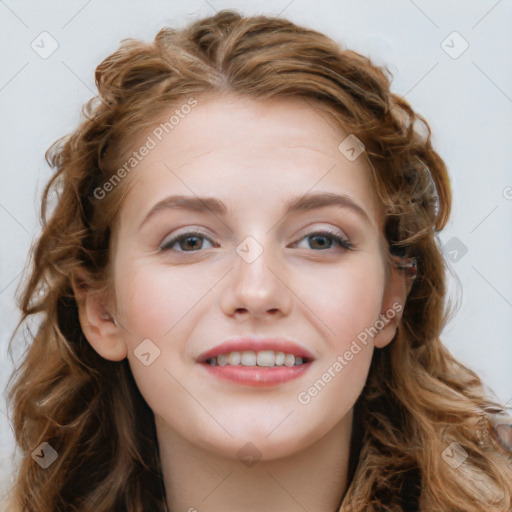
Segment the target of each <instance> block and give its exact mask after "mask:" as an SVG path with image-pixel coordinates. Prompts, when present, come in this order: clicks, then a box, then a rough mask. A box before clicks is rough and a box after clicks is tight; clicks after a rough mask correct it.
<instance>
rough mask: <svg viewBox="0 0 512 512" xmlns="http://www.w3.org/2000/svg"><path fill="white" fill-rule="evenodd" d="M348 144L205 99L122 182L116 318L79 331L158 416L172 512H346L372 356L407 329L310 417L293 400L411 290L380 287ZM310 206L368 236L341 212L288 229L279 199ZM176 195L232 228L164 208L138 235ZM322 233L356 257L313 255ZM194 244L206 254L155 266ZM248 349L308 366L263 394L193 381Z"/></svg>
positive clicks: (379, 218)
mask: <svg viewBox="0 0 512 512" xmlns="http://www.w3.org/2000/svg"><path fill="white" fill-rule="evenodd" d="M164 117H165V116H164ZM167 118H168V116H167ZM147 135H148V134H147V133H146V134H141V141H144V140H145V137H147ZM347 135H348V134H347V133H342V132H341V131H340V130H338V129H334V128H333V127H332V126H331V125H330V124H329V123H328V122H326V120H325V119H324V118H323V117H322V116H321V115H319V113H318V111H317V110H315V109H314V108H312V107H311V104H310V103H309V102H308V103H306V102H304V101H303V100H301V99H282V98H281V99H272V100H265V101H254V100H251V99H247V98H241V97H236V96H233V95H223V96H215V97H201V98H198V105H197V106H196V107H195V108H194V109H193V110H192V111H191V112H190V114H188V115H187V116H186V117H185V118H184V119H183V120H180V123H179V124H178V125H177V126H176V127H175V128H174V130H173V131H172V133H170V134H169V135H168V136H166V137H165V138H163V140H162V141H161V142H159V144H158V145H157V146H156V147H155V148H154V149H152V150H151V151H150V153H149V154H148V155H147V156H146V157H145V158H144V159H143V160H142V161H141V162H140V163H139V164H138V165H137V168H136V170H134V171H132V173H131V174H130V177H129V178H127V179H130V180H132V183H131V185H132V186H131V188H130V192H129V194H128V195H127V197H126V199H125V202H124V204H123V206H122V209H121V212H120V218H119V223H118V227H117V230H116V231H115V233H114V237H115V244H114V247H115V251H114V259H113V283H114V296H115V300H112V301H110V302H109V301H108V299H107V298H106V297H105V298H104V300H98V298H97V297H96V296H93V295H92V293H91V294H88V295H86V296H85V297H84V299H83V300H81V301H80V320H81V324H82V328H83V330H84V333H85V335H86V336H87V339H88V340H89V342H90V343H91V345H92V346H93V347H94V349H95V350H96V351H97V352H98V353H99V354H100V355H102V356H103V357H105V358H106V359H110V360H114V361H119V360H122V359H124V358H125V357H128V360H129V363H130V367H131V369H132V372H133V375H134V378H135V380H136V383H137V385H138V387H139V389H140V391H141V393H142V395H143V397H144V398H145V400H146V401H147V403H148V404H149V406H150V407H151V409H152V410H153V412H154V414H155V423H156V427H157V436H158V442H159V447H160V456H161V460H162V467H163V474H164V480H165V485H166V491H167V499H168V506H169V509H170V510H173V511H175V510H183V511H186V510H194V509H196V510H198V511H202V510H208V511H210V512H216V511H223V512H226V511H240V510H247V511H249V510H251V511H266V512H268V511H281V512H282V511H290V512H291V511H299V510H301V511H302V510H304V509H307V510H310V511H325V512H327V511H329V512H332V511H333V510H336V509H337V508H338V507H339V505H340V501H341V499H342V496H343V493H344V491H345V489H346V486H347V466H348V455H349V446H350V436H351V422H352V415H353V413H352V411H353V406H354V403H355V402H356V400H357V397H358V396H359V394H360V392H361V390H362V388H363V386H364V383H365V381H366V378H367V375H368V370H369V366H370V361H371V357H372V353H373V350H374V349H377V350H378V349H379V348H382V347H384V346H385V345H387V344H388V343H389V342H390V341H391V340H392V338H393V336H394V335H395V332H396V326H397V323H398V321H399V319H400V316H401V313H400V312H399V313H397V314H396V315H395V317H394V318H393V319H391V320H390V321H389V322H388V323H387V324H386V325H385V327H384V328H382V329H381V330H380V331H379V334H378V335H377V336H376V337H375V338H374V339H373V340H371V342H370V343H368V344H367V345H366V346H364V345H361V350H360V351H359V352H358V353H357V354H356V355H354V357H353V359H351V360H350V361H349V362H348V364H346V366H344V367H343V370H342V371H340V372H338V373H335V375H336V376H335V377H333V378H332V379H331V381H330V382H329V383H328V384H327V385H326V386H325V387H324V388H323V389H322V390H321V392H319V393H317V394H316V396H314V397H312V398H311V400H310V401H309V402H308V403H307V404H304V403H301V402H300V401H299V400H298V398H297V397H298V394H299V393H300V392H304V391H307V390H308V389H309V388H310V387H311V386H312V384H313V383H314V382H315V381H317V380H318V379H319V378H321V376H322V374H324V372H325V371H326V370H327V369H328V368H329V367H331V368H332V366H333V364H334V363H335V362H336V360H337V356H338V355H343V354H344V353H345V352H346V351H347V350H348V349H349V348H350V346H351V343H352V342H353V341H354V340H355V339H356V338H357V336H358V334H360V333H361V332H362V331H364V329H365V328H368V327H370V326H373V325H374V324H375V322H376V320H377V319H378V318H379V315H380V314H386V312H387V311H389V310H390V308H391V309H392V306H393V304H395V305H396V304H402V305H403V304H404V303H405V297H406V287H405V282H404V277H403V275H401V274H400V273H399V272H398V271H396V270H393V269H390V270H389V272H387V271H386V264H387V263H386V252H385V247H386V241H385V238H384V236H383V213H382V210H381V207H380V205H379V203H378V200H377V198H376V196H375V193H374V190H373V188H372V185H371V182H370V179H369V176H370V174H369V169H368V164H367V162H366V159H365V156H364V154H363V155H361V156H360V157H359V158H357V159H356V160H354V161H349V160H348V159H347V158H345V156H344V155H343V154H342V153H341V152H340V151H339V150H338V145H339V144H340V143H341V142H342V141H343V140H344V139H345V137H346V136H347ZM135 147H138V146H137V145H135ZM308 192H332V193H337V194H346V195H348V196H350V198H351V199H352V200H353V201H354V202H356V203H357V204H358V205H360V206H361V208H362V209H363V210H364V211H365V212H366V214H367V216H368V220H364V219H363V218H362V217H360V216H358V215H357V214H355V213H353V212H352V211H351V210H349V209H346V208H343V209H341V208H338V207H336V206H329V207H324V208H321V209H315V210H311V211H302V212H295V213H292V214H289V215H287V216H284V215H283V205H284V203H285V202H286V201H287V200H288V199H290V198H291V197H292V196H301V195H303V194H305V193H308ZM171 194H186V195H192V196H195V195H198V196H212V197H216V198H219V199H221V200H222V201H223V202H224V203H225V204H226V206H227V207H228V209H229V214H228V215H226V217H224V218H221V217H219V216H217V215H214V214H212V213H210V212H208V211H206V212H191V211H185V210H178V209H171V208H161V209H160V210H158V212H157V213H156V214H154V215H152V216H151V217H150V218H149V219H148V220H147V222H145V223H144V224H143V226H142V227H140V225H141V223H143V220H144V218H145V216H146V215H147V213H148V212H149V211H150V210H151V208H152V207H153V206H154V205H155V204H156V203H158V202H159V201H161V200H162V199H164V198H165V197H167V196H169V195H171ZM139 227H140V229H139ZM326 228H328V229H331V230H334V231H335V232H336V233H337V234H341V235H344V236H345V237H347V238H348V239H349V240H350V242H351V243H352V244H353V249H350V250H347V249H344V248H342V247H339V246H338V245H337V243H336V242H335V241H334V240H332V239H329V238H327V239H322V240H320V242H321V243H322V242H323V243H324V244H325V245H326V247H325V248H322V247H319V244H318V243H316V244H315V241H314V239H312V238H311V236H309V237H308V236H307V235H311V234H312V233H315V232H317V231H318V230H323V229H326ZM194 229H200V230H201V231H203V232H204V233H205V234H206V237H207V238H200V239H199V240H195V242H196V245H195V246H194V245H193V242H194V240H192V244H190V239H189V240H188V242H189V243H188V244H187V241H182V243H181V244H180V243H179V242H178V243H175V244H174V245H173V248H171V249H168V250H166V251H163V250H161V249H160V247H161V246H162V244H163V243H165V242H167V241H169V240H170V239H171V238H172V236H174V235H178V234H183V233H185V232H187V231H194ZM248 236H251V237H253V238H254V239H255V240H257V242H258V243H259V244H260V245H261V247H262V249H263V252H262V254H261V255H260V256H259V257H258V258H257V259H256V260H255V261H253V262H251V263H247V262H246V261H244V260H243V259H242V258H241V257H240V256H239V255H238V254H237V252H236V248H237V246H238V245H239V244H240V243H241V242H242V241H243V240H244V239H245V238H246V237H248ZM201 243H202V246H201ZM191 245H192V246H193V247H198V249H195V250H193V249H191V248H190V246H191ZM114 319H115V321H114ZM243 335H254V336H258V337H261V336H263V337H264V336H281V337H286V338H289V339H292V340H295V341H297V342H298V343H300V344H301V345H303V346H304V347H306V348H308V349H309V350H310V351H311V352H312V353H313V354H314V356H315V360H314V362H313V363H312V365H311V367H310V368H309V370H308V371H307V372H305V373H304V374H302V375H301V376H300V377H299V378H297V379H294V380H292V381H289V382H286V383H284V384H280V385H276V386H273V387H269V388H255V387H249V386H243V385H239V384H235V383H231V382H228V381H221V380H220V379H217V378H215V377H212V376H211V375H209V374H208V373H207V372H205V371H204V368H202V367H201V366H200V365H199V364H197V362H196V358H197V356H198V355H199V354H201V353H202V352H204V351H206V350H208V349H211V348H213V347H214V346H216V345H218V344H219V343H221V342H222V341H224V340H225V339H227V338H228V337H232V336H243ZM144 339H150V340H151V342H152V343H153V344H154V346H156V347H158V349H159V350H160V355H159V357H158V358H157V359H156V360H155V361H154V362H153V363H152V364H151V365H149V366H145V365H143V364H141V362H140V361H139V359H138V358H137V357H136V356H135V354H134V350H135V349H136V348H137V347H138V346H139V344H140V343H141V341H142V340H144ZM248 442H250V443H252V445H254V447H255V449H253V450H255V453H256V454H257V456H258V457H261V458H260V460H258V461H257V463H256V464H254V465H252V466H251V467H249V466H247V465H246V464H244V463H243V461H241V460H240V458H239V456H238V455H237V454H238V453H239V451H240V450H241V449H242V448H243V447H244V446H245V445H246V444H247V443H248ZM245 449H246V450H247V448H245Z"/></svg>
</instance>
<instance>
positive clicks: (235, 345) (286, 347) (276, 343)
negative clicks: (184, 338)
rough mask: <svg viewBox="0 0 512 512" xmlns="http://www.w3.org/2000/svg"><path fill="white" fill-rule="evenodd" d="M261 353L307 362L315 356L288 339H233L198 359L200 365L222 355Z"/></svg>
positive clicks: (204, 353)
mask: <svg viewBox="0 0 512 512" xmlns="http://www.w3.org/2000/svg"><path fill="white" fill-rule="evenodd" d="M249 350H251V351H254V352H260V351H263V350H273V351H275V352H284V353H285V354H293V355H294V356H295V357H302V358H303V359H304V360H305V361H312V360H313V359H314V358H315V357H314V355H313V354H312V353H311V352H310V351H309V350H308V349H306V348H305V347H303V346H301V345H299V344H298V343H296V342H294V341H291V340H288V339H286V338H254V337H244V338H231V339H228V340H226V341H224V342H222V343H220V344H219V345H216V346H215V347H213V348H212V349H210V350H207V351H206V352H203V353H202V354H201V355H200V356H199V357H198V358H197V361H198V362H199V363H204V362H205V361H207V360H208V359H210V358H213V357H217V356H218V355H220V354H229V353H230V352H244V351H249Z"/></svg>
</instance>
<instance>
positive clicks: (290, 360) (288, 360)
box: [284, 354, 295, 366]
mask: <svg viewBox="0 0 512 512" xmlns="http://www.w3.org/2000/svg"><path fill="white" fill-rule="evenodd" d="M294 364H295V356H294V355H293V354H286V355H285V356H284V365H285V366H293V365H294Z"/></svg>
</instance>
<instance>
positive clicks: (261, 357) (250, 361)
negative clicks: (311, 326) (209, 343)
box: [206, 350, 304, 368]
mask: <svg viewBox="0 0 512 512" xmlns="http://www.w3.org/2000/svg"><path fill="white" fill-rule="evenodd" d="M206 362H207V363H208V364H210V365H212V366H217V365H218V366H227V365H230V366H240V365H242V366H264V367H267V368H271V367H274V366H288V367H291V366H295V365H300V364H304V359H303V358H302V357H298V356H297V357H295V356H294V355H293V354H285V353H284V352H274V351H273V350H261V351H260V352H254V351H253V350H246V351H244V352H229V353H228V354H219V355H218V356H217V357H212V358H210V359H208V360H207V361H206Z"/></svg>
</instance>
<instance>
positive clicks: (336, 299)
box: [299, 256, 385, 351]
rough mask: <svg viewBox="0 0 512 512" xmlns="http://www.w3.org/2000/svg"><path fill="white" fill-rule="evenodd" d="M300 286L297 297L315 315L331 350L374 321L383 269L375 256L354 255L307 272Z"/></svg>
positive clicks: (353, 336) (379, 307) (343, 344)
mask: <svg viewBox="0 0 512 512" xmlns="http://www.w3.org/2000/svg"><path fill="white" fill-rule="evenodd" d="M302 280H303V287H301V292H300V293H301V295H299V296H300V297H301V299H302V300H303V302H304V303H305V304H306V305H307V306H310V308H311V311H313V312H314V313H315V315H316V316H317V320H316V321H315V324H316V325H318V326H319V328H320V329H321V330H322V332H323V333H324V335H325V339H326V340H329V345H330V348H331V349H332V350H336V351H342V350H346V348H345V347H346V346H347V345H350V342H351V341H352V340H353V339H355V338H356V337H357V336H358V335H359V334H360V333H362V332H365V329H368V328H370V327H372V326H374V325H375V322H376V321H377V320H378V318H379V314H380V313H381V307H382V299H383V292H384V283H385V276H384V269H383V266H382V264H381V263H380V262H379V261H378V259H377V258H370V257H363V256H361V257H360V258H358V261H357V264H353V265H348V264H347V266H346V267H344V268H340V269H339V270H336V271H333V270H332V269H331V270H330V271H327V270H322V271H321V272H316V273H314V274H311V277H309V278H308V279H307V280H306V281H304V277H302Z"/></svg>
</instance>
